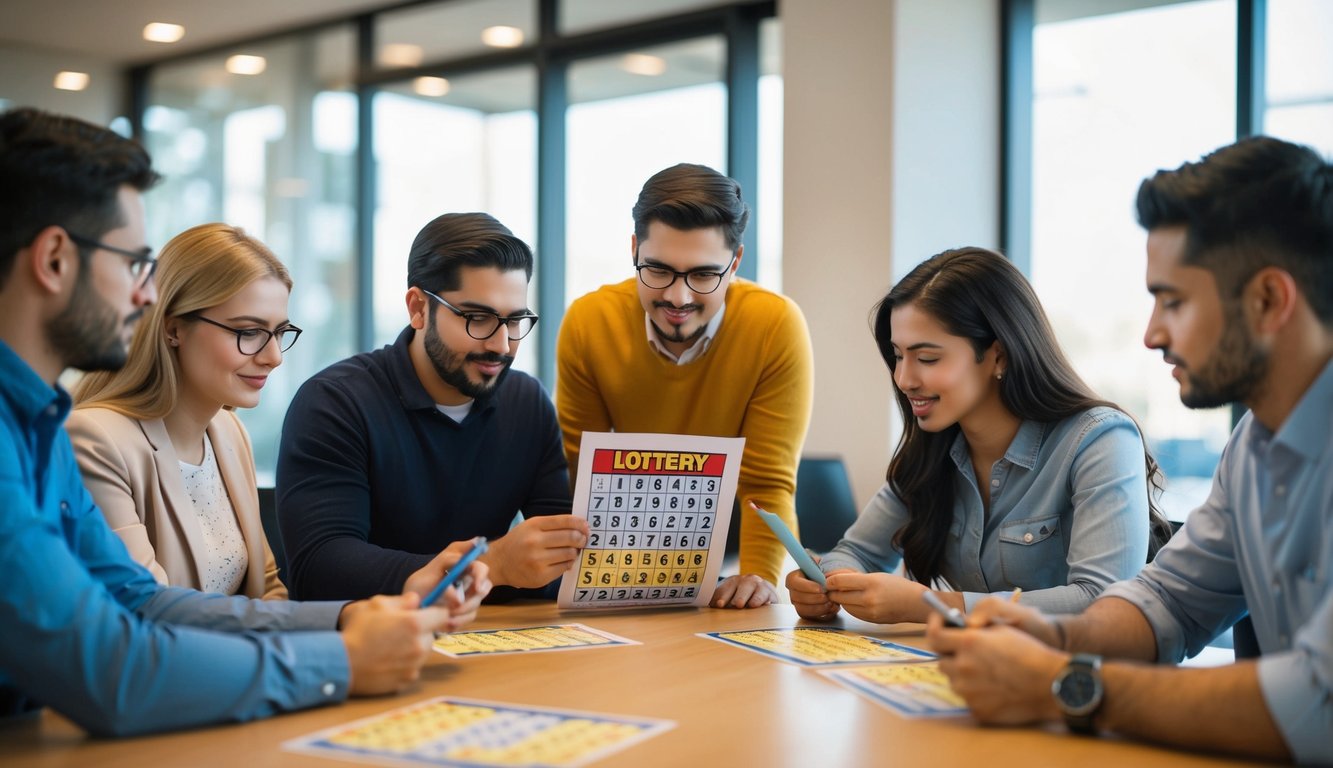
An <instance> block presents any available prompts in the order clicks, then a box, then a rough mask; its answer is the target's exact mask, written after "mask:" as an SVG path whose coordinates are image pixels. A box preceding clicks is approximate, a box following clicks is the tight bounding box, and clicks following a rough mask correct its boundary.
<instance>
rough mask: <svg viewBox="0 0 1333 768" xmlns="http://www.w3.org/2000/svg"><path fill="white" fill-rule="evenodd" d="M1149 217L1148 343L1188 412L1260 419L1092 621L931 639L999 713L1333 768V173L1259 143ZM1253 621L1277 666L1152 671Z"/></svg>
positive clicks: (1158, 187)
mask: <svg viewBox="0 0 1333 768" xmlns="http://www.w3.org/2000/svg"><path fill="white" fill-rule="evenodd" d="M1138 214H1139V221H1140V223H1141V224H1142V225H1143V226H1144V228H1146V229H1147V230H1148V269H1147V284H1148V290H1149V292H1150V293H1152V294H1153V296H1154V298H1155V302H1156V303H1155V306H1154V309H1153V314H1152V319H1151V320H1150V321H1149V324H1148V330H1147V333H1146V335H1145V337H1144V341H1145V343H1146V344H1147V345H1148V346H1149V347H1151V348H1153V349H1160V350H1161V351H1162V354H1163V357H1164V358H1165V359H1166V361H1167V362H1168V363H1171V364H1173V365H1174V368H1173V369H1172V375H1173V376H1174V377H1175V378H1176V379H1177V380H1178V381H1179V382H1180V396H1181V400H1182V401H1183V402H1184V403H1185V404H1186V405H1188V406H1190V407H1193V408H1208V407H1216V406H1220V405H1225V404H1226V403H1229V402H1240V403H1243V404H1244V405H1245V406H1247V407H1248V408H1249V409H1250V413H1249V414H1247V415H1246V416H1245V417H1244V418H1243V419H1241V421H1240V424H1239V425H1237V427H1236V430H1235V432H1234V433H1233V434H1232V436H1231V439H1230V441H1229V442H1228V443H1227V446H1226V449H1225V450H1224V451H1223V454H1222V459H1221V461H1220V463H1219V464H1218V468H1217V474H1216V476H1215V477H1214V480H1213V488H1212V492H1211V493H1210V494H1209V497H1208V500H1207V501H1206V502H1205V503H1204V505H1203V506H1202V507H1200V508H1199V509H1197V510H1195V511H1194V512H1193V513H1192V514H1191V515H1190V517H1189V520H1188V522H1187V523H1186V524H1185V526H1184V528H1183V529H1182V530H1181V531H1180V532H1179V533H1178V534H1177V535H1176V536H1175V537H1174V538H1173V539H1172V540H1171V542H1170V544H1168V545H1167V546H1166V547H1165V548H1164V549H1163V550H1162V551H1161V552H1160V553H1159V554H1158V555H1157V558H1156V560H1155V561H1154V562H1153V563H1152V564H1150V565H1149V566H1148V567H1147V568H1145V569H1144V570H1143V571H1142V572H1141V573H1140V574H1139V576H1138V577H1136V578H1134V579H1132V580H1129V581H1125V582H1120V583H1118V584H1115V585H1113V586H1111V587H1110V588H1109V589H1108V590H1107V591H1106V593H1105V594H1104V595H1103V596H1102V598H1101V599H1099V600H1097V601H1096V602H1095V603H1093V604H1092V606H1090V607H1089V608H1088V610H1087V611H1085V612H1084V613H1083V614H1081V615H1079V616H1074V617H1062V618H1059V619H1052V618H1050V617H1047V616H1044V615H1042V614H1040V613H1039V612H1037V611H1035V610H1032V609H1028V608H1024V607H1021V606H1016V605H1010V604H1006V603H1002V602H1000V601H996V600H989V601H983V602H982V603H980V604H979V605H978V606H977V609H976V610H975V611H974V612H973V613H972V615H970V616H969V617H968V628H966V629H961V630H953V629H946V628H944V625H943V622H942V621H941V620H940V618H939V617H932V618H931V623H930V628H929V636H930V638H931V641H932V642H933V643H934V645H935V648H936V649H937V650H938V651H939V652H940V653H941V654H942V655H944V658H943V659H942V661H941V668H942V669H943V670H944V671H945V672H946V674H948V675H949V676H950V679H951V681H952V683H953V686H954V688H955V690H956V691H957V692H958V693H959V694H961V695H962V696H963V697H964V698H965V699H967V702H968V705H969V707H970V708H971V709H972V712H973V713H974V714H975V715H976V717H977V718H978V719H979V720H981V721H983V722H994V723H1010V724H1013V723H1024V722H1036V721H1041V720H1051V719H1059V718H1061V717H1063V718H1064V719H1065V721H1066V723H1067V724H1068V725H1069V726H1070V728H1071V730H1074V731H1076V732H1081V733H1094V732H1096V731H1114V732H1117V733H1121V734H1124V735H1128V736H1134V737H1139V738H1143V739H1148V740H1151V741H1158V742H1161V743H1165V744H1172V745H1176V746H1181V747H1186V748H1192V749H1199V750H1208V751H1220V752H1226V753H1232V754H1236V755H1244V756H1250V757H1260V758H1267V759H1286V760H1294V761H1296V762H1300V763H1333V165H1330V164H1329V163H1328V162H1325V161H1324V160H1322V159H1321V158H1320V157H1319V155H1318V154H1316V153H1315V152H1313V151H1311V150H1310V149H1308V148H1305V147H1299V146H1296V145H1293V144H1288V143H1286V142H1282V141H1278V140H1275V139H1270V138H1266V137H1258V138H1253V139H1246V140H1243V141H1240V142H1237V143H1236V144H1233V145H1231V146H1228V147H1224V148H1222V149H1220V150H1218V151H1216V152H1214V153H1212V154H1211V155H1208V156H1207V157H1205V158H1204V159H1203V160H1202V161H1200V162H1198V163H1187V164H1185V165H1184V166H1182V167H1181V168H1179V169H1178V170H1175V171H1169V172H1168V171H1162V172H1159V173H1158V174H1156V175H1155V176H1153V177H1152V178H1150V179H1148V180H1147V181H1145V182H1144V183H1143V185H1142V187H1141V188H1140V190H1139V198H1138ZM1247 611H1248V612H1249V615H1250V616H1251V618H1252V619H1253V622H1254V627H1255V631H1256V634H1257V636H1258V640H1259V647H1260V649H1261V651H1262V655H1261V657H1260V658H1259V659H1255V660H1242V661H1238V662H1237V663H1236V664H1234V665H1231V666H1226V667H1218V668H1211V669H1186V670H1180V669H1174V668H1169V667H1164V666H1149V665H1147V664H1143V663H1141V662H1158V663H1161V664H1169V663H1175V662H1178V661H1180V660H1181V659H1182V658H1183V657H1184V656H1185V655H1190V654H1194V653H1197V652H1198V651H1199V650H1200V649H1201V648H1202V647H1203V646H1204V645H1205V644H1206V643H1207V642H1208V641H1209V640H1211V639H1212V638H1213V637H1215V636H1217V635H1218V634H1219V633H1221V632H1223V631H1225V630H1226V628H1227V627H1229V626H1231V625H1232V624H1233V623H1234V622H1235V621H1236V620H1237V619H1239V618H1241V617H1242V616H1244V615H1245V614H1246V612H1247ZM996 619H999V620H1001V622H1007V624H1002V623H998V622H997V624H996V625H995V626H992V625H991V623H992V621H994V620H996ZM1019 630H1022V631H1019ZM1025 633H1026V634H1025ZM1034 638H1035V639H1034ZM1048 646H1054V648H1055V649H1058V650H1052V648H1051V647H1048ZM1071 653H1072V654H1073V655H1072V656H1071V655H1070V654H1071ZM1102 656H1105V657H1107V658H1108V659H1117V661H1106V662H1105V663H1103V661H1102V658H1101V657H1102Z"/></svg>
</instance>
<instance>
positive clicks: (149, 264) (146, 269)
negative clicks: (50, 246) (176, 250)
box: [65, 229, 157, 288]
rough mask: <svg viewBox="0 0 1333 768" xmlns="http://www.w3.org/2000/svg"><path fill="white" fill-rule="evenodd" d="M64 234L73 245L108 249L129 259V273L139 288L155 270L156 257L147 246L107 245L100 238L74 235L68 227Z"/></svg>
mask: <svg viewBox="0 0 1333 768" xmlns="http://www.w3.org/2000/svg"><path fill="white" fill-rule="evenodd" d="M65 234H67V235H69V239H70V240H73V241H74V244H75V245H78V246H80V247H82V248H94V249H97V250H102V251H110V252H111V253H114V254H116V255H117V256H123V257H125V258H127V259H129V260H130V275H131V276H132V277H133V278H134V287H135V288H141V287H143V286H144V285H145V284H147V282H148V281H149V279H150V278H152V276H153V273H154V272H156V271H157V257H155V256H153V249H152V248H149V247H148V246H144V247H143V248H141V249H140V250H137V251H130V250H126V249H124V248H117V247H116V246H114V245H107V244H106V243H104V242H102V241H101V240H94V239H92V238H91V237H84V236H83V235H76V234H74V233H73V232H70V231H69V230H68V229H67V230H65Z"/></svg>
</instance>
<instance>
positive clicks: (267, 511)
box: [259, 488, 287, 584]
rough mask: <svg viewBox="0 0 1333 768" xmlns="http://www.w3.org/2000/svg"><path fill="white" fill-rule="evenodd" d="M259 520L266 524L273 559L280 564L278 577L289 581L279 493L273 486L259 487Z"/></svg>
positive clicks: (266, 536)
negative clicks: (280, 516)
mask: <svg viewBox="0 0 1333 768" xmlns="http://www.w3.org/2000/svg"><path fill="white" fill-rule="evenodd" d="M259 522H261V523H262V524H263V525H264V537H265V538H266V539H268V548H269V549H271V550H273V561H274V562H275V563H277V564H278V578H279V579H281V580H282V583H283V584H286V583H287V553H286V552H284V551H283V549H282V530H281V529H280V528H278V494H277V491H275V490H274V489H272V488H260V489H259Z"/></svg>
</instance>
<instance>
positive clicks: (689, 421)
mask: <svg viewBox="0 0 1333 768" xmlns="http://www.w3.org/2000/svg"><path fill="white" fill-rule="evenodd" d="M643 318H644V311H643V305H642V304H640V303H639V295H638V290H637V288H636V285H635V278H630V279H629V280H626V281H624V282H622V283H618V284H615V285H607V286H603V287H602V288H600V289H598V290H596V291H593V292H592V293H590V294H588V295H586V296H584V297H582V298H580V299H579V300H577V301H575V302H574V303H573V304H572V305H571V306H570V307H569V311H568V312H567V313H566V314H565V319H564V324H563V325H561V327H560V340H559V347H558V351H557V355H556V358H557V366H558V372H559V374H558V379H557V381H556V398H555V401H556V410H557V412H558V414H559V416H560V427H561V428H562V429H563V430H564V435H565V454H566V455H567V456H568V458H569V468H570V472H571V473H572V474H576V473H577V472H578V466H579V441H580V439H581V438H582V436H583V433H584V431H589V432H606V431H609V430H612V429H614V430H615V431H617V432H665V433H672V434H682V435H715V436H719V437H744V438H745V454H744V456H743V457H742V459H741V471H740V479H739V481H738V485H737V488H736V495H737V498H738V499H739V500H740V502H741V519H740V542H741V573H754V574H758V575H760V576H762V577H764V578H765V579H768V580H769V581H771V582H773V583H775V584H776V583H778V579H779V578H780V575H781V573H780V572H781V569H782V558H783V549H782V544H781V543H780V542H779V541H778V540H777V537H776V536H774V535H773V533H772V532H771V531H770V530H768V526H766V525H764V523H763V521H761V520H760V519H759V518H758V516H757V515H755V513H754V511H753V510H751V509H749V507H748V506H747V505H746V502H747V501H749V500H754V502H755V503H756V504H758V505H759V506H760V507H762V508H764V509H767V510H768V511H770V512H772V513H774V514H776V515H778V516H779V517H781V518H782V519H783V520H785V521H786V522H787V524H788V525H790V526H791V528H792V530H796V510H795V501H794V495H795V491H796V464H797V462H798V461H799V459H800V453H801V445H802V443H803V442H804V441H805V432H806V428H807V427H808V426H809V424H810V407H811V402H812V398H813V396H814V360H813V354H812V352H811V349H810V334H809V331H808V330H807V329H806V325H805V317H804V316H803V315H802V314H801V310H800V308H799V307H797V306H796V303H795V302H793V301H792V300H791V299H789V298H787V297H785V296H782V295H779V294H776V293H773V292H772V291H769V290H766V289H764V288H760V287H759V286H757V285H755V284H754V283H751V282H748V281H745V280H741V279H735V280H733V281H732V283H731V285H730V286H728V288H727V301H726V314H725V315H723V318H722V324H721V326H719V328H718V331H717V335H716V336H714V337H713V340H712V343H711V344H710V345H709V347H708V350H707V351H706V352H705V353H704V354H703V355H702V356H701V357H699V358H697V359H695V360H693V361H692V362H689V363H686V364H685V365H677V364H675V363H674V362H672V361H671V360H668V359H667V358H665V357H663V356H662V355H661V354H660V353H659V352H657V350H655V349H653V348H652V347H651V346H650V345H649V343H648V339H647V332H646V331H645V326H644V319H643ZM734 524H735V523H734V522H733V525H734Z"/></svg>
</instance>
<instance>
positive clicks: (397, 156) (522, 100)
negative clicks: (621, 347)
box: [374, 67, 555, 373]
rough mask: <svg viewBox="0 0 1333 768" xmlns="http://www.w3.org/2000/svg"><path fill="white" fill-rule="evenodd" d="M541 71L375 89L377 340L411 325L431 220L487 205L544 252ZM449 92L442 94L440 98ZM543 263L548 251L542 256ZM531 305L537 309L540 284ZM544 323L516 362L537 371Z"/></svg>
mask: <svg viewBox="0 0 1333 768" xmlns="http://www.w3.org/2000/svg"><path fill="white" fill-rule="evenodd" d="M536 87H537V86H536V74H535V72H534V71H533V70H532V69H531V68H529V67H518V68H510V69H503V70H494V71H490V72H485V73H482V74H474V75H466V76H463V77H457V78H450V79H448V80H447V81H443V82H440V81H437V80H431V81H428V82H426V83H420V82H415V81H413V82H406V83H402V84H398V85H394V86H389V87H386V88H384V89H383V90H381V91H379V92H378V93H376V95H375V104H374V119H375V160H376V163H377V167H378V169H379V190H378V194H377V203H378V207H377V208H376V209H375V302H374V305H375V306H374V313H375V339H376V344H377V345H378V344H388V343H391V342H392V341H393V340H394V339H395V338H397V336H398V334H399V332H400V331H402V329H403V327H404V326H405V325H406V324H407V307H406V304H405V303H404V302H405V299H404V295H405V294H406V292H407V255H408V252H409V251H410V250H411V247H412V240H413V239H414V238H415V237H416V236H417V232H419V231H420V230H421V228H422V227H423V226H425V224H426V222H428V221H430V220H431V219H433V218H435V217H436V216H439V215H440V214H442V213H458V212H464V211H484V212H486V213H489V214H491V215H492V216H494V217H495V218H496V219H498V220H499V221H500V223H502V224H504V225H505V226H507V227H509V229H510V230H512V231H513V232H514V234H515V235H517V236H518V237H519V238H521V239H522V240H523V241H524V242H526V243H528V244H529V245H531V246H532V247H533V248H534V250H535V249H536V248H537V243H536V240H535V238H536V234H537V116H536V113H535V112H534V104H535V102H536V96H535V95H536ZM442 91H443V95H431V94H438V93H441V92H442ZM537 266H538V269H540V268H541V257H540V254H539V255H538V265H537ZM532 287H533V290H532V291H531V292H530V294H529V295H530V301H531V302H532V303H531V304H530V306H531V307H532V308H533V309H534V310H535V311H537V312H538V313H540V312H541V307H538V306H537V305H536V290H535V287H536V280H535V279H534V280H533V282H532ZM543 332H545V333H554V332H555V328H554V327H545V326H543V324H542V323H538V324H537V329H536V330H535V331H533V333H532V335H530V336H528V337H527V339H525V340H524V343H523V344H522V345H521V346H520V347H519V350H518V354H517V359H516V360H515V361H514V367H515V368H519V369H520V370H524V371H528V372H531V373H535V371H536V364H535V361H536V350H537V344H536V339H537V334H540V333H543Z"/></svg>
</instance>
